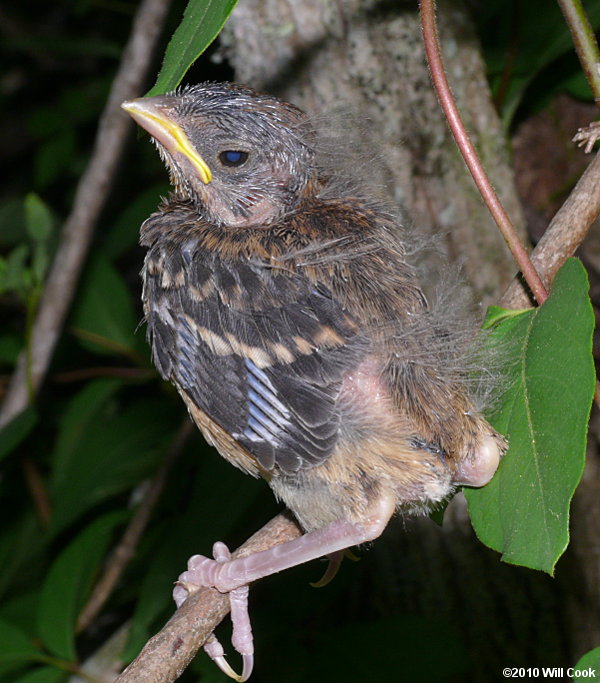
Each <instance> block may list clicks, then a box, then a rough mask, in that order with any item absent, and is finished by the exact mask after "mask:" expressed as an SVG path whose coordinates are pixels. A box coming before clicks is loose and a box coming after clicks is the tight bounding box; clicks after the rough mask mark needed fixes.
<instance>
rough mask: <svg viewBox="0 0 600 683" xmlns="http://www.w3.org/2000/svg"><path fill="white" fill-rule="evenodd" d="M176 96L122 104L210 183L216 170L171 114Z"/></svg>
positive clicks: (167, 147)
mask: <svg viewBox="0 0 600 683" xmlns="http://www.w3.org/2000/svg"><path fill="white" fill-rule="evenodd" d="M173 104H174V98H173V97H171V96H169V95H158V96H156V97H140V98H138V99H135V100H126V101H125V102H123V104H122V105H121V108H122V109H124V110H125V111H126V112H127V113H128V114H129V115H130V116H131V118H132V119H133V120H134V121H135V122H136V123H137V124H139V125H140V126H141V127H142V128H144V129H145V130H147V131H148V133H150V135H151V136H152V137H153V138H155V139H156V140H158V142H160V144H161V145H162V146H163V147H164V148H165V149H166V150H167V151H168V152H169V153H170V154H175V153H178V154H183V155H184V156H185V157H186V158H187V159H188V160H189V161H190V162H191V164H192V166H193V167H194V168H195V169H196V171H197V172H198V176H199V177H200V180H201V181H202V182H203V183H204V184H205V185H208V183H210V181H211V180H212V173H211V170H210V168H209V167H208V164H207V163H206V161H204V159H203V158H202V157H201V156H200V155H199V154H198V152H197V151H196V150H195V149H194V146H193V145H192V143H191V142H190V141H189V140H188V138H187V136H186V134H185V133H184V132H183V130H182V129H181V127H180V126H179V125H178V124H177V123H175V122H174V121H173V120H172V119H171V117H170V116H169V114H170V111H171V110H172V108H173Z"/></svg>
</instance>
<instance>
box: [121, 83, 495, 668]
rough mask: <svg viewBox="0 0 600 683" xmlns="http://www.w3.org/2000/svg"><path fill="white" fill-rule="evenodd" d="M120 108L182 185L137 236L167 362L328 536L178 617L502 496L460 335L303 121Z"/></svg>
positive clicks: (186, 395)
mask: <svg viewBox="0 0 600 683" xmlns="http://www.w3.org/2000/svg"><path fill="white" fill-rule="evenodd" d="M124 106H125V108H126V109H127V110H128V111H129V113H130V114H131V115H132V116H133V117H134V119H136V120H137V121H138V122H139V123H140V124H141V125H142V126H144V127H145V128H147V129H148V130H149V132H150V133H151V134H152V135H153V137H154V138H155V140H156V141H157V145H158V148H159V151H160V152H161V155H162V157H163V159H164V160H165V162H166V164H167V166H168V168H169V170H170V173H171V180H172V182H173V184H174V186H175V191H174V193H173V194H172V195H171V196H170V197H169V198H168V199H167V200H166V201H165V202H163V204H162V206H161V207H159V210H158V212H157V213H155V214H153V215H152V216H151V217H150V218H149V219H148V220H147V221H146V222H145V223H144V224H143V226H142V229H141V243H142V245H143V246H145V247H146V248H147V249H148V253H147V256H146V260H145V264H144V269H143V279H144V291H143V300H144V308H145V313H146V319H147V324H148V334H149V338H150V341H151V344H152V353H153V359H154V362H155V364H156V366H157V368H158V370H159V371H160V373H161V375H162V376H163V377H164V378H165V379H168V380H170V381H172V382H173V383H174V384H175V386H176V387H177V389H178V390H179V392H180V393H181V395H182V397H183V399H184V401H185V402H186V404H187V406H188V409H189V410H190V413H191V415H192V417H193V419H194V420H195V422H196V424H197V425H198V427H199V428H200V429H201V431H202V432H203V434H204V435H205V437H206V438H207V440H208V441H210V442H211V443H213V444H214V445H215V446H216V447H217V449H218V450H219V452H220V453H221V455H223V456H224V457H225V458H227V459H228V460H229V461H230V462H232V463H233V464H234V465H236V466H238V467H240V468H241V469H243V470H245V471H246V472H248V473H250V474H253V475H255V476H256V475H261V476H263V477H264V478H265V479H266V480H267V481H268V482H269V484H270V486H271V487H272V489H273V490H274V492H275V494H276V495H277V496H278V498H280V499H281V500H283V501H284V502H285V503H286V505H287V506H288V507H289V508H290V509H291V510H292V511H293V512H294V514H295V515H296V517H297V518H298V520H299V521H300V523H301V524H302V526H303V527H304V529H305V530H306V531H307V532H313V533H309V534H307V535H306V536H304V537H303V538H302V539H299V540H298V541H292V542H290V543H289V544H288V546H289V557H287V558H286V559H285V560H281V561H279V560H278V562H276V563H275V565H273V568H272V569H269V570H268V571H264V570H261V569H260V568H259V567H258V565H260V566H261V567H262V565H261V561H258V560H257V561H256V565H257V566H256V567H254V565H252V564H251V561H250V563H248V561H246V560H235V561H232V562H230V563H228V564H227V563H225V565H224V564H220V565H216V563H213V564H212V565H211V564H210V563H211V562H212V561H210V560H206V559H205V558H199V559H195V560H194V559H193V560H192V561H191V565H190V568H191V569H190V571H189V572H187V573H186V574H185V575H183V583H184V587H180V589H178V590H179V592H178V602H180V601H181V600H182V599H184V597H185V594H186V591H187V590H189V589H190V583H193V582H194V581H198V582H199V583H203V584H207V583H208V584H210V585H215V586H217V587H218V588H219V589H221V590H230V589H234V591H235V590H237V587H238V586H240V585H243V584H245V583H247V582H248V581H249V580H252V578H257V577H258V576H261V575H263V574H265V573H272V572H273V571H279V570H280V569H283V568H285V567H286V566H291V565H293V564H297V563H298V561H305V560H307V559H310V558H311V557H318V556H320V555H322V554H333V553H335V552H338V551H339V550H340V549H342V548H345V547H347V546H349V545H352V544H354V543H358V542H363V541H366V540H370V539H371V538H374V537H376V536H378V535H379V533H381V531H382V529H383V528H384V527H385V525H386V523H387V521H388V519H389V517H390V515H391V514H392V512H393V511H394V509H397V508H403V509H406V510H408V511H414V510H426V509H428V506H430V505H431V504H432V503H435V502H438V501H440V500H442V499H443V498H445V497H447V496H448V495H449V494H450V493H451V492H452V490H453V487H454V486H455V485H457V484H461V483H462V484H467V485H474V486H480V485H483V484H485V483H487V481H488V480H489V479H490V478H491V476H492V475H493V473H494V471H495V469H496V466H497V464H498V460H499V457H500V456H501V454H502V452H503V449H504V441H503V439H502V438H501V437H500V436H498V435H497V434H496V433H495V432H494V430H493V429H492V428H491V427H490V426H489V424H488V423H487V422H486V421H485V420H484V418H483V417H482V416H481V415H480V414H479V413H478V412H477V410H476V409H475V408H474V405H473V401H472V399H471V398H470V397H469V393H468V389H467V386H468V384H467V377H466V374H463V375H462V376H461V373H459V372H457V371H456V367H457V358H460V354H461V350H460V349H457V348H455V344H454V342H455V341H456V339H457V336H456V335H454V334H453V333H452V331H451V330H450V329H448V327H447V326H445V325H444V323H443V321H440V320H438V319H437V318H436V316H435V313H434V312H432V311H431V310H430V309H429V307H428V304H427V301H426V298H425V296H424V294H423V292H422V289H421V286H420V283H419V282H418V279H417V276H416V272H415V270H414V268H413V267H412V266H411V265H410V263H408V261H407V258H406V255H405V249H404V247H403V243H402V236H401V231H400V230H399V228H398V226H397V225H396V223H395V222H394V221H393V220H392V219H391V218H390V217H389V216H388V214H387V213H386V212H385V211H383V210H381V209H380V208H379V207H378V206H377V204H376V203H374V202H372V201H369V200H367V199H364V198H361V197H360V196H358V194H357V193H354V192H351V191H349V190H344V191H342V190H340V191H339V193H338V194H336V192H335V191H332V188H335V184H334V185H332V179H331V178H329V177H327V176H326V175H324V171H323V169H322V168H319V166H318V164H317V162H316V161H315V159H316V155H315V149H314V145H315V135H314V132H313V131H311V130H310V128H309V126H308V124H307V121H306V118H305V116H304V114H303V113H302V112H301V111H300V110H298V109H297V108H295V107H293V106H292V105H289V104H287V103H283V102H281V101H280V100H277V99H276V98H273V97H270V96H268V95H259V94H256V93H255V92H254V91H252V90H250V89H248V88H245V87H242V86H234V85H228V84H203V85H200V86H194V87H192V88H188V89H184V90H182V91H180V92H179V93H176V94H174V95H171V96H164V97H157V98H149V99H147V100H133V101H132V102H129V103H126V104H125V105H124ZM458 365H460V362H458ZM294 544H296V545H294ZM280 554H281V553H280ZM284 554H285V553H284ZM259 555H262V553H261V554H259ZM248 559H250V558H248ZM244 562H246V564H244V565H242V564H240V563H244ZM263 564H264V563H263ZM224 566H226V567H227V569H226V570H223V567H224ZM253 567H254V568H253ZM236 568H237V569H239V572H238V571H237V569H236ZM219 572H221V573H220V574H219ZM253 572H254V573H253ZM261 572H262V573H261ZM236 575H239V576H240V577H242V576H243V577H244V580H242V579H241V578H238V579H236V578H235V576H236ZM182 591H183V592H182ZM244 647H245V646H242V647H241V650H244ZM250 647H251V646H248V648H250ZM248 648H246V649H248ZM238 649H240V648H238ZM244 654H245V655H246V657H247V658H249V657H250V655H249V653H248V652H244ZM214 656H215V658H216V659H217V661H218V662H219V663H220V664H221V665H223V660H222V657H221V656H220V655H219V654H217V655H214ZM247 675H249V674H248V671H246V672H245V674H244V676H247Z"/></svg>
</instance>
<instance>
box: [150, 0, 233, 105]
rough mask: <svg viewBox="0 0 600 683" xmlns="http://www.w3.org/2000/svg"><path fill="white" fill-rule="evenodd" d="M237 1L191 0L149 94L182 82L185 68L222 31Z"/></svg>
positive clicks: (188, 66)
mask: <svg viewBox="0 0 600 683" xmlns="http://www.w3.org/2000/svg"><path fill="white" fill-rule="evenodd" d="M236 4H237V0H189V2H188V4H187V7H186V8H185V12H184V13H183V20H182V21H181V24H179V26H178V27H177V29H176V31H175V33H174V34H173V37H172V38H171V40H170V42H169V44H168V45H167V50H166V53H165V58H164V61H163V65H162V67H161V70H160V73H159V74H158V78H157V79H156V83H155V84H154V86H153V87H152V89H151V90H150V92H148V96H150V95H160V94H162V93H165V92H167V91H169V90H173V89H174V88H176V87H177V86H178V85H179V83H181V79H182V78H183V77H184V76H185V73H186V71H187V70H188V69H189V68H190V66H191V65H192V64H193V63H194V62H195V61H196V59H198V57H199V56H200V55H201V54H202V53H203V52H204V50H206V48H207V47H208V46H209V45H210V44H211V43H212V41H213V40H214V39H215V38H216V37H217V36H218V35H219V33H220V31H221V29H222V28H223V25H224V24H225V22H226V21H227V18H228V17H229V15H230V14H231V12H232V10H233V8H234V7H235V6H236Z"/></svg>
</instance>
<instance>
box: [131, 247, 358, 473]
mask: <svg viewBox="0 0 600 683" xmlns="http://www.w3.org/2000/svg"><path fill="white" fill-rule="evenodd" d="M144 299H145V308H146V316H147V322H148V330H149V335H150V337H151V341H152V350H153V356H154V362H155V364H156V366H157V367H158V369H159V371H160V373H161V374H162V376H163V377H164V378H166V379H170V380H172V381H174V382H175V383H176V384H177V385H178V386H179V388H180V390H182V391H183V392H184V393H185V394H186V395H187V396H188V397H189V399H191V401H192V402H193V403H194V404H195V405H196V406H197V407H198V408H200V409H201V410H202V411H203V412H204V413H205V414H206V415H208V416H209V418H211V419H212V420H213V421H215V422H216V423H217V424H218V425H220V426H221V427H222V428H223V429H224V430H226V431H227V432H228V433H229V434H231V435H232V436H233V437H234V438H235V439H236V441H238V442H239V443H240V444H241V445H242V446H243V447H244V448H245V449H246V450H247V451H248V452H250V453H251V454H252V455H253V456H254V457H255V458H256V459H257V461H258V462H259V464H260V466H261V467H262V468H263V469H265V470H267V471H272V470H273V469H278V470H279V471H281V472H283V473H294V472H297V471H299V470H300V469H302V468H305V467H310V466H313V465H316V464H319V463H321V462H323V461H324V460H325V459H326V458H327V457H328V456H329V454H330V453H331V452H332V450H333V448H334V446H335V444H336V442H337V440H338V438H339V426H340V425H339V422H340V415H339V407H338V406H337V404H336V402H337V399H338V395H339V393H340V387H341V383H342V380H343V377H344V374H346V373H347V372H349V370H350V369H351V368H352V367H353V365H354V364H355V363H357V362H358V359H359V357H360V355H362V353H363V352H364V346H365V343H364V339H363V338H362V336H361V334H360V331H359V330H358V329H357V325H356V323H355V321H354V320H353V319H352V318H351V317H350V316H349V315H348V314H347V313H346V312H345V311H344V309H343V307H342V306H341V304H340V303H339V302H337V301H336V300H335V298H334V297H333V296H332V294H331V293H330V292H329V291H328V289H327V288H326V287H324V286H321V285H318V284H317V285H315V284H314V283H310V282H309V281H308V279H307V278H305V277H304V276H301V275H298V274H291V273H282V272H277V271H273V270H272V269H271V268H269V267H265V265H264V264H263V265H257V264H252V263H250V262H248V261H245V262H244V261H240V260H237V261H236V260H231V261H225V260H222V259H221V258H217V257H215V256H214V255H212V254H211V253H210V252H202V251H190V250H188V252H186V249H185V248H183V249H177V250H172V249H166V248H165V247H164V246H162V247H161V246H160V245H156V246H155V247H154V248H153V249H151V250H150V252H149V254H148V257H147V260H146V267H145V288H144Z"/></svg>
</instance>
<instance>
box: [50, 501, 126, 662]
mask: <svg viewBox="0 0 600 683" xmlns="http://www.w3.org/2000/svg"><path fill="white" fill-rule="evenodd" d="M126 516H127V515H126V514H124V513H123V512H121V511H119V512H111V513H109V514H106V515H104V516H102V517H100V518H99V519H96V520H95V521H94V522H92V523H91V524H90V525H89V526H88V527H87V528H86V529H85V530H84V531H82V532H81V533H80V534H79V535H78V536H77V537H76V538H75V540H74V541H72V542H71V543H70V544H69V545H68V546H67V547H66V549H65V550H63V551H62V553H60V555H59V556H58V557H57V558H56V560H55V561H54V563H53V564H52V566H51V567H50V571H49V572H48V575H47V576H46V580H45V581H44V585H43V586H42V594H41V600H40V607H39V611H38V632H39V635H40V637H41V639H42V641H43V643H44V646H45V647H46V648H47V649H48V650H49V651H50V652H52V653H53V654H55V655H57V656H59V657H63V658H65V659H68V660H69V661H75V659H76V651H75V623H76V620H77V615H78V612H79V610H80V609H81V607H82V606H83V604H84V601H85V599H86V597H87V595H88V593H89V591H90V588H91V585H92V581H93V579H94V577H95V576H96V574H97V573H98V568H99V566H100V563H101V562H102V560H103V557H104V554H105V553H106V550H107V548H108V546H109V544H110V542H111V540H112V537H113V532H114V529H115V527H116V526H117V525H118V524H121V523H122V522H123V521H124V520H125V519H126Z"/></svg>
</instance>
